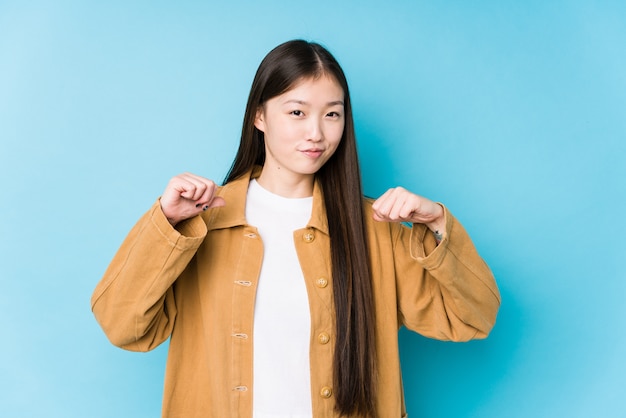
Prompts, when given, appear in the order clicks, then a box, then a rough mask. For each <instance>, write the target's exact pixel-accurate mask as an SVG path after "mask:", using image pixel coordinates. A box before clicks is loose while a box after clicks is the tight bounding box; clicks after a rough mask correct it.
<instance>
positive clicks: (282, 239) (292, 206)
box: [246, 180, 313, 418]
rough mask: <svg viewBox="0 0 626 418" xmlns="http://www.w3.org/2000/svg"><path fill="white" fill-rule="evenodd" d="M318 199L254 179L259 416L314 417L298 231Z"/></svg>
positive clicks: (251, 214) (250, 208)
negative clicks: (258, 246)
mask: <svg viewBox="0 0 626 418" xmlns="http://www.w3.org/2000/svg"><path fill="white" fill-rule="evenodd" d="M312 206H313V198H312V197H306V198H297V199H291V198H285V197H282V196H278V195H276V194H273V193H271V192H269V191H267V190H265V189H264V188H263V187H261V185H259V184H258V182H257V181H256V180H252V181H251V182H250V186H249V188H248V197H247V202H246V219H247V221H248V223H249V224H250V225H253V226H255V227H257V229H258V232H259V235H260V236H261V239H262V240H263V265H262V267H261V275H260V277H259V284H258V287H257V292H256V302H255V306H254V330H253V340H252V341H253V344H254V361H253V364H254V370H253V371H254V385H253V392H252V393H253V416H254V418H311V417H312V407H311V370H310V361H309V344H310V338H311V337H310V333H311V315H310V311H309V299H308V295H307V291H306V285H305V282H304V276H303V274H302V269H301V267H300V263H299V261H298V256H297V253H296V249H295V245H294V236H293V232H294V231H295V230H296V229H301V228H304V227H305V226H306V224H307V223H308V221H309V219H310V218H311V210H312Z"/></svg>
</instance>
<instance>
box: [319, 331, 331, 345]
mask: <svg viewBox="0 0 626 418" xmlns="http://www.w3.org/2000/svg"><path fill="white" fill-rule="evenodd" d="M317 341H319V342H320V344H328V342H329V341H330V335H328V334H327V333H326V332H322V333H320V335H318V336H317Z"/></svg>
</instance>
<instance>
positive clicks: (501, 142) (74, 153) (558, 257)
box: [0, 0, 626, 418]
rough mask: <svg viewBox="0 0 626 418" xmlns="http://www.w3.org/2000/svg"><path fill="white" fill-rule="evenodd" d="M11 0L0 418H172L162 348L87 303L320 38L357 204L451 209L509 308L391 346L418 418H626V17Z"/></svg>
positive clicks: (558, 4) (0, 197)
mask: <svg viewBox="0 0 626 418" xmlns="http://www.w3.org/2000/svg"><path fill="white" fill-rule="evenodd" d="M128 3H130V2H122V1H108V2H95V1H69V0H68V1H63V0H60V1H56V2H52V1H50V2H46V1H23V2H22V1H8V2H7V1H0V146H1V148H0V179H1V185H2V187H1V188H0V203H1V205H0V236H1V237H2V239H1V240H0V268H1V270H0V274H1V276H0V278H1V281H0V286H1V288H0V332H1V337H0V338H1V340H0V415H1V416H3V417H94V418H96V417H156V416H159V413H160V412H159V411H160V402H161V391H162V381H163V369H164V361H165V357H166V348H167V347H166V346H165V345H164V346H161V347H160V348H158V349H157V350H155V351H153V352H151V353H148V354H136V353H129V352H125V351H123V350H120V349H118V348H115V347H113V346H112V345H110V344H109V343H108V341H107V340H106V338H105V336H104V335H103V333H102V332H101V330H100V329H99V327H98V325H97V323H96V322H95V320H94V319H93V317H92V315H91V311H90V304H89V300H90V297H91V292H92V291H93V289H94V287H95V285H96V283H97V282H98V280H99V279H100V277H101V275H102V273H103V272H104V270H105V268H106V266H107V264H108V262H109V261H110V259H111V258H112V256H113V254H114V252H115V251H116V249H117V247H118V246H119V244H120V243H121V241H122V239H123V238H124V236H125V235H126V233H127V232H128V230H129V229H130V227H131V226H132V225H133V224H134V222H135V221H136V220H137V218H138V217H139V216H140V215H141V214H142V213H143V212H144V211H145V210H147V208H148V207H149V206H150V205H151V204H152V202H153V201H154V200H155V199H156V198H157V196H159V194H160V193H161V192H162V190H163V188H164V187H165V185H166V183H167V181H168V179H169V178H170V177H171V176H173V175H175V174H178V173H179V172H182V171H191V172H195V173H198V174H202V175H204V176H207V177H210V178H213V179H215V180H217V181H221V180H222V178H223V177H224V174H225V173H226V170H227V169H228V167H229V165H230V163H231V161H232V159H233V157H234V154H235V151H236V146H237V143H238V137H239V130H240V127H241V119H242V116H243V111H244V106H245V101H246V97H247V94H248V90H249V87H250V84H251V81H252V77H253V75H254V72H255V70H256V68H257V66H258V64H259V62H260V60H261V59H262V57H263V56H264V55H265V54H266V53H267V52H268V51H269V50H270V49H271V48H272V47H274V46H276V45H277V44H279V43H281V42H283V41H285V40H288V39H291V38H295V37H303V38H306V39H309V40H315V41H319V42H321V43H323V44H325V45H326V46H328V48H329V49H330V50H331V51H332V52H333V53H334V54H335V55H336V57H337V58H338V59H339V61H340V62H341V64H342V65H343V67H344V70H345V71H346V73H347V75H348V80H349V82H350V88H351V91H352V95H353V101H354V111H355V117H356V124H357V134H358V137H359V141H360V145H359V147H360V153H361V159H362V164H363V171H364V185H365V190H366V192H367V193H368V194H369V195H379V194H381V193H382V192H383V191H384V190H386V189H387V188H388V187H392V186H396V185H403V186H405V187H407V188H409V189H411V190H413V191H415V192H417V193H419V194H423V195H425V196H428V197H430V198H432V199H435V200H440V201H443V202H445V203H446V204H447V205H448V207H449V208H450V209H451V211H452V212H453V213H454V214H455V215H456V216H457V217H458V218H459V219H460V220H461V221H462V222H463V223H464V225H465V226H466V228H467V229H468V230H469V232H470V234H471V235H472V237H473V239H474V241H475V243H476V245H477V247H478V248H479V250H480V252H481V254H482V255H483V257H484V258H485V259H486V260H487V262H488V263H489V264H490V266H491V267H492V269H493V271H494V273H495V275H496V277H497V279H498V283H499V286H500V288H501V291H502V297H503V305H502V308H501V311H500V314H499V317H498V322H497V324H496V327H495V329H494V331H493V332H492V334H491V336H490V337H489V338H488V339H487V340H484V341H475V342H470V343H466V344H455V343H445V342H438V341H432V340H427V339H425V338H423V337H420V336H418V335H415V334H412V333H409V332H406V331H404V330H403V331H401V332H400V335H399V338H400V340H401V350H402V361H403V373H404V378H405V386H406V396H407V404H408V408H409V413H410V415H411V416H413V417H455V418H456V417H625V416H626V400H625V399H626V397H625V396H624V394H625V393H626V392H625V388H626V360H625V359H624V358H625V353H626V332H625V331H626V304H625V303H624V298H625V296H626V284H625V283H626V280H625V279H626V269H625V268H624V264H623V262H624V259H625V257H624V256H625V255H626V251H625V250H626V244H625V243H624V234H625V233H626V222H625V221H624V214H625V213H626V194H625V186H624V179H625V178H626V164H625V159H624V157H626V145H625V144H626V117H625V116H626V115H625V113H626V112H625V110H626V6H625V5H624V3H623V2H618V1H604V2H591V1H589V2H585V1H550V2H544V1H521V2H520V1H515V2H513V1H495V0H494V1H477V2H464V1H444V2H430V1H396V2H393V3H391V2H390V3H387V4H385V3H384V2H380V1H376V2H374V1H359V2H356V1H355V2H329V1H317V2H282V3H281V2H278V1H265V2H262V3H261V2H252V1H250V2H243V1H232V2H219V3H215V4H213V3H210V2H201V1H195V2H194V1H180V2H166V1H135V2H132V4H128Z"/></svg>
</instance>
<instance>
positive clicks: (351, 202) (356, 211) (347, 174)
mask: <svg viewBox="0 0 626 418" xmlns="http://www.w3.org/2000/svg"><path fill="white" fill-rule="evenodd" d="M323 75H324V76H330V77H332V78H333V79H335V80H336V81H337V83H339V85H340V86H341V87H342V89H343V92H344V114H345V126H344V131H343V136H342V138H341V142H340V143H339V146H338V147H337V150H336V151H335V153H334V154H333V156H332V157H331V158H330V159H329V160H328V161H327V162H326V164H324V166H323V167H322V168H321V169H320V170H319V171H318V172H317V173H316V175H315V176H316V180H317V181H318V182H319V184H320V186H321V190H322V194H323V196H324V204H325V207H326V216H327V218H328V230H329V234H330V243H331V244H330V247H331V248H330V250H331V262H332V283H333V301H334V305H335V311H336V321H335V323H336V333H337V336H336V341H335V351H334V358H333V373H334V376H333V380H334V382H333V385H334V395H335V398H336V401H335V405H336V410H337V412H338V413H340V414H341V415H351V414H358V415H361V416H369V417H373V416H375V415H376V411H375V402H376V383H377V382H376V376H377V373H376V341H375V335H374V333H375V316H374V303H373V295H372V285H371V279H370V276H371V275H370V266H369V260H368V247H367V235H366V232H365V223H364V217H363V200H362V196H363V192H362V188H361V172H360V169H359V162H358V156H357V149H356V136H355V133H354V121H353V119H352V108H351V105H350V94H349V91H348V83H347V81H346V77H345V74H344V73H343V70H342V69H341V67H340V66H339V63H338V62H337V60H336V59H335V58H334V57H333V56H332V55H331V54H330V52H328V51H327V50H326V49H325V48H324V47H322V46H321V45H319V44H317V43H313V42H307V41H303V40H293V41H289V42H285V43H283V44H281V45H279V46H277V47H276V48H274V49H273V50H272V51H270V53H269V54H267V56H266V57H265V58H264V59H263V61H262V62H261V65H260V66H259V68H258V70H257V72H256V75H255V77H254V81H253V82H252V88H251V89H250V96H249V97H248V103H247V106H246V113H245V116H244V121H243V128H242V132H241V142H240V144H239V150H238V151H237V155H236V157H235V160H234V162H233V165H232V167H231V168H230V171H229V173H228V175H227V176H226V179H225V180H224V184H226V183H228V182H230V181H233V180H235V179H236V178H238V177H241V176H242V175H244V174H246V173H247V172H248V171H249V170H251V169H252V167H253V166H255V165H263V163H264V162H265V143H264V137H263V132H261V131H259V130H258V129H257V128H256V127H255V126H254V119H255V116H256V113H257V110H258V109H259V108H260V107H261V106H262V105H263V104H264V103H265V102H266V101H267V100H269V99H271V98H273V97H276V96H278V95H280V94H282V93H285V92H286V91H288V90H289V89H290V88H291V87H293V86H294V85H295V84H296V83H297V82H298V81H301V80H303V79H309V78H318V77H321V76H323Z"/></svg>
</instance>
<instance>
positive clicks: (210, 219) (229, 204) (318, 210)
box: [203, 166, 328, 235]
mask: <svg viewBox="0 0 626 418" xmlns="http://www.w3.org/2000/svg"><path fill="white" fill-rule="evenodd" d="M261 169H262V167H260V166H255V167H254V168H253V169H252V170H250V171H249V172H248V173H246V174H244V175H243V176H241V177H239V178H238V179H236V180H233V181H231V182H230V183H228V184H226V185H224V186H222V187H220V188H219V189H218V191H217V195H218V196H221V197H222V198H224V200H225V201H226V206H222V207H218V208H215V209H211V210H209V211H208V212H207V213H206V214H203V218H204V220H205V222H206V224H207V228H208V230H209V231H211V230H215V229H224V228H232V227H236V226H244V225H248V222H247V221H246V197H247V195H248V185H249V184H250V180H251V179H255V178H257V177H259V176H260V175H261ZM307 227H308V228H315V229H317V230H319V231H321V232H323V233H325V234H326V235H328V220H327V219H326V207H325V206H324V197H323V195H322V189H321V186H320V184H319V182H318V181H317V180H316V181H315V183H314V185H313V209H312V212H311V219H310V220H309V222H308V224H307Z"/></svg>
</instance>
